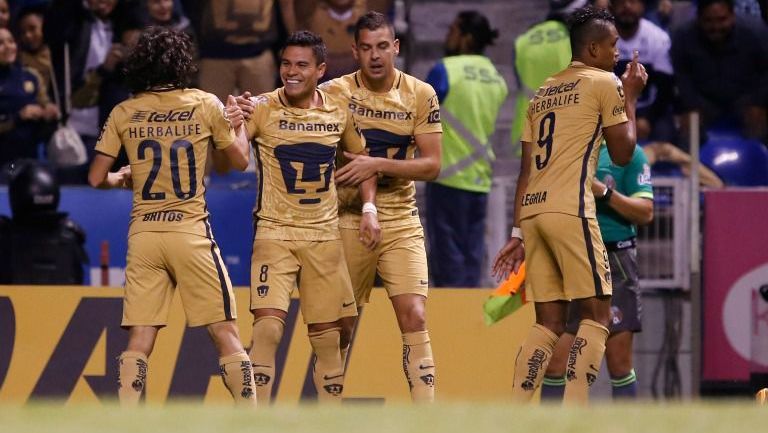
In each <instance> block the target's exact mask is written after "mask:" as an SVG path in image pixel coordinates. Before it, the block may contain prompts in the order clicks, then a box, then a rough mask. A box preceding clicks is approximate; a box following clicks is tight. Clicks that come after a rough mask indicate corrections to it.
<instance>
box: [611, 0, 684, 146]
mask: <svg viewBox="0 0 768 433" xmlns="http://www.w3.org/2000/svg"><path fill="white" fill-rule="evenodd" d="M646 1H647V0H613V2H612V3H611V13H612V14H613V15H614V16H615V17H616V30H618V32H619V41H618V43H617V44H616V46H617V48H618V49H619V62H618V63H617V64H616V69H615V72H616V74H617V75H621V74H622V73H623V72H624V70H626V67H627V64H628V63H629V62H631V61H632V53H633V52H635V51H638V52H639V53H640V62H642V63H643V66H645V69H646V71H647V72H648V84H647V85H646V87H645V90H643V94H642V95H641V96H640V99H639V100H638V101H637V114H636V115H637V125H636V126H637V139H638V140H647V139H649V138H651V136H653V137H654V138H659V139H664V140H673V139H674V121H673V119H672V100H673V97H674V78H673V72H672V60H671V59H670V56H669V50H670V46H671V45H672V42H671V40H670V38H669V35H668V34H667V33H666V32H665V31H664V30H662V29H661V28H659V27H658V26H657V25H656V24H653V23H652V22H650V21H648V20H647V19H645V18H643V15H644V13H645V6H646Z"/></svg>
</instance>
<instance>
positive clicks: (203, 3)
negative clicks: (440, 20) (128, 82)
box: [0, 0, 393, 183]
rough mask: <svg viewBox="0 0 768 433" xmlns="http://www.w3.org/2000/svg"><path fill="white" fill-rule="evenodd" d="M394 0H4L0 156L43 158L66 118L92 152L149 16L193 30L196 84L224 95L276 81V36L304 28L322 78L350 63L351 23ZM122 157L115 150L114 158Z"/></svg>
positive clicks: (76, 177)
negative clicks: (323, 69) (316, 41)
mask: <svg viewBox="0 0 768 433" xmlns="http://www.w3.org/2000/svg"><path fill="white" fill-rule="evenodd" d="M392 7H393V1H391V0H327V1H314V0H16V1H14V0H0V165H2V166H4V167H5V166H7V165H8V164H9V163H11V162H12V161H14V160H17V159H20V158H23V159H43V160H44V159H46V158H47V157H48V156H49V155H47V153H48V149H47V146H46V144H47V143H48V142H49V140H50V138H51V136H52V135H53V134H54V133H55V132H56V131H57V129H59V128H65V127H66V128H69V129H70V130H74V131H75V132H76V135H77V136H79V138H80V140H81V141H82V144H83V145H84V148H85V151H86V152H87V161H90V159H91V158H92V156H93V153H94V147H95V144H96V141H97V138H98V136H99V132H100V130H101V127H102V125H103V124H104V122H105V121H106V118H107V116H109V113H110V111H111V110H112V108H113V107H114V106H116V105H117V104H119V103H120V102H121V101H123V100H125V99H127V98H129V97H130V92H129V91H128V89H127V87H126V86H125V84H124V81H125V76H124V74H123V71H122V62H123V60H124V59H125V58H126V56H127V53H128V52H129V51H130V49H131V47H132V46H133V45H134V44H135V43H136V41H137V39H138V35H139V34H140V32H141V30H142V29H144V28H146V27H148V26H167V27H173V28H175V29H178V30H183V31H185V32H187V33H189V34H190V35H191V36H192V37H193V40H194V41H195V43H196V45H197V48H198V50H197V53H196V55H197V59H198V67H199V71H198V76H197V82H196V83H195V85H196V87H200V88H201V89H203V90H206V91H208V92H211V93H213V94H215V95H217V96H218V97H219V98H221V99H222V100H223V99H225V98H226V96H227V95H228V94H233V93H235V92H243V91H246V90H248V91H250V92H252V93H254V94H258V93H261V92H266V91H270V90H272V89H274V88H275V87H276V86H277V85H278V82H279V81H278V77H277V68H276V61H275V55H276V53H277V51H278V50H279V48H280V43H281V41H283V40H285V38H286V36H287V35H288V34H289V33H290V32H292V31H295V30H297V29H301V28H306V29H310V30H312V31H314V32H315V33H318V34H320V35H321V36H322V37H323V39H324V40H325V42H326V44H327V46H328V52H329V55H328V64H329V68H328V73H327V75H326V77H325V78H326V79H330V78H333V77H336V76H340V75H343V74H346V73H349V72H352V71H353V70H354V69H355V68H356V64H355V62H354V59H353V58H352V55H351V51H350V46H351V43H352V33H351V29H352V28H353V25H354V23H355V22H356V21H357V19H358V17H360V16H361V15H362V14H363V13H364V12H365V11H366V10H369V9H373V10H378V11H381V12H384V13H390V12H391V10H392ZM59 146H61V144H59ZM65 146H66V145H65ZM57 151H61V149H58V150H57ZM53 160H54V158H52V161H53ZM87 161H86V162H85V163H84V164H77V165H75V166H73V167H62V168H60V170H58V173H57V174H58V177H59V180H60V181H61V182H63V183H84V182H85V173H86V169H87ZM126 162H127V160H126V158H125V155H121V157H120V158H118V160H117V161H116V163H115V166H122V165H125V164H126ZM68 165H71V164H68ZM0 171H3V172H5V170H0Z"/></svg>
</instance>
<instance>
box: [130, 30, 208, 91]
mask: <svg viewBox="0 0 768 433" xmlns="http://www.w3.org/2000/svg"><path fill="white" fill-rule="evenodd" d="M193 58H194V46H193V45H192V39H191V38H190V37H189V35H188V34H186V33H184V32H180V31H177V30H173V29H170V28H163V27H149V28H148V29H146V30H145V31H144V32H142V34H141V36H140V37H139V41H138V42H137V43H136V46H135V47H134V48H133V50H131V53H130V54H129V55H128V59H127V60H126V61H125V66H124V67H123V72H124V73H125V78H126V84H127V85H128V88H129V89H130V90H131V91H132V92H133V93H139V92H144V91H147V90H150V89H152V88H153V87H157V86H172V87H173V88H185V87H188V86H189V85H190V83H191V82H192V77H193V76H194V74H195V73H196V72H197V66H196V65H195V63H194V61H193V60H192V59H193Z"/></svg>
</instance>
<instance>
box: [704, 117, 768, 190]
mask: <svg viewBox="0 0 768 433" xmlns="http://www.w3.org/2000/svg"><path fill="white" fill-rule="evenodd" d="M707 135H708V137H709V139H708V140H707V142H706V143H704V145H703V146H702V148H701V152H700V154H699V157H700V160H701V163H702V164H704V165H706V166H707V167H709V168H710V169H711V170H712V171H714V172H715V173H716V174H717V175H718V176H720V178H721V179H722V180H723V182H725V184H726V185H728V186H768V149H766V147H765V145H764V144H763V143H761V142H759V141H757V140H750V139H746V138H744V137H743V136H741V135H740V134H739V133H738V132H736V131H734V130H711V131H708V132H707Z"/></svg>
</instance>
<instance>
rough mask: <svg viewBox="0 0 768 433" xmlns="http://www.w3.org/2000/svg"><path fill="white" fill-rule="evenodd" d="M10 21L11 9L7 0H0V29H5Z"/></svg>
mask: <svg viewBox="0 0 768 433" xmlns="http://www.w3.org/2000/svg"><path fill="white" fill-rule="evenodd" d="M10 23H11V9H10V8H9V7H8V0H0V29H7V28H8V26H9V25H10Z"/></svg>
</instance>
